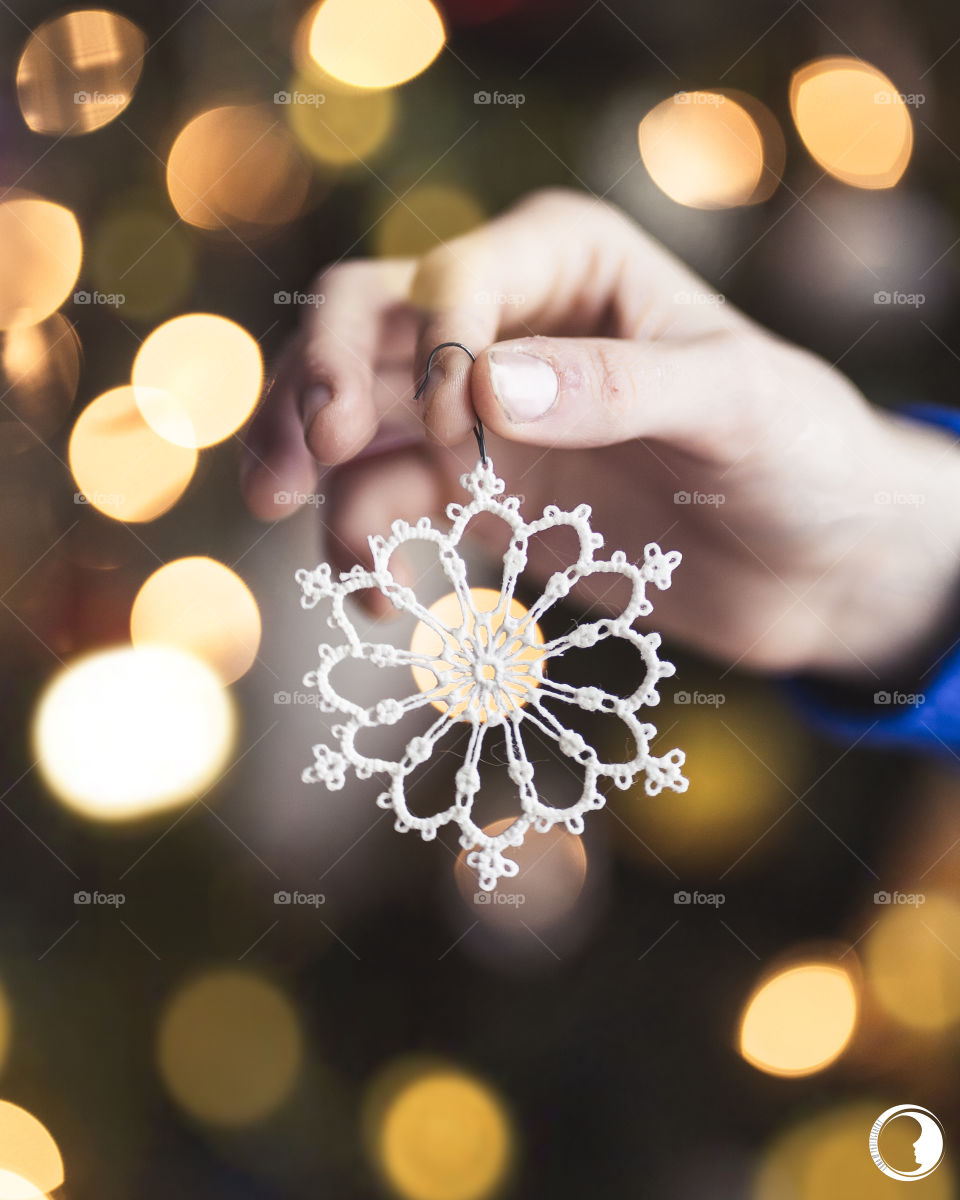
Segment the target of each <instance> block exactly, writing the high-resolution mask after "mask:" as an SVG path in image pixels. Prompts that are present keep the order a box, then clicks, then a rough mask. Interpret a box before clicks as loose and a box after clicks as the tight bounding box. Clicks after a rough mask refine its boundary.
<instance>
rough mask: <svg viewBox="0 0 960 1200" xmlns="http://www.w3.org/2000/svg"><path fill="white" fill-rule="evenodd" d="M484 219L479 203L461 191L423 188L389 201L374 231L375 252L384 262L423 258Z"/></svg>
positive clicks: (417, 188)
mask: <svg viewBox="0 0 960 1200" xmlns="http://www.w3.org/2000/svg"><path fill="white" fill-rule="evenodd" d="M485 216H486V214H485V213H484V211H483V209H482V208H481V207H480V205H479V203H478V202H477V201H476V200H475V199H474V197H473V196H471V195H470V194H469V193H467V192H465V191H464V190H463V189H462V188H458V187H452V186H448V185H445V184H422V185H421V186H420V187H415V188H413V189H412V191H410V192H408V193H407V194H406V195H405V196H404V197H403V198H402V200H400V201H399V202H398V201H395V200H393V198H391V200H390V204H389V206H388V208H387V211H386V213H385V215H384V216H383V218H382V219H381V220H380V221H379V222H378V223H377V225H376V227H375V229H374V230H373V234H372V237H373V242H374V249H375V251H376V253H377V254H379V255H381V256H382V257H384V258H400V257H405V256H407V255H414V254H423V253H424V252H425V251H427V250H430V249H431V248H432V247H433V246H437V245H440V244H441V243H443V242H448V241H450V239H451V238H455V237H458V236H459V235H460V234H461V233H468V232H469V231H470V230H471V229H475V228H476V227H477V226H478V225H480V224H482V223H483V221H484V218H485Z"/></svg>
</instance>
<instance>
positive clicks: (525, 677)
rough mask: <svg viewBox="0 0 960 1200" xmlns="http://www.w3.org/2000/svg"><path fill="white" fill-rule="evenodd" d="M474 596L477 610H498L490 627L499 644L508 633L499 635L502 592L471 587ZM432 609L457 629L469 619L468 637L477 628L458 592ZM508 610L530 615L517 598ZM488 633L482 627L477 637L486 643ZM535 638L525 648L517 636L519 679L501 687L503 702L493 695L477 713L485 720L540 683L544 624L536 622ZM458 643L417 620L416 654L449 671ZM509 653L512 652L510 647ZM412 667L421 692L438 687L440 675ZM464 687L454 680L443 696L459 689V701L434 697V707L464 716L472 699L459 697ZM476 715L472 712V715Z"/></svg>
mask: <svg viewBox="0 0 960 1200" xmlns="http://www.w3.org/2000/svg"><path fill="white" fill-rule="evenodd" d="M470 598H471V600H472V601H473V605H474V609H475V611H476V612H477V613H494V615H493V617H491V619H490V629H491V635H492V636H493V637H494V644H495V645H496V644H497V643H498V642H500V641H501V640H503V641H505V640H506V634H501V635H500V636H499V637H498V636H497V631H498V630H499V629H500V627H501V625H502V624H503V611H502V610H501V609H500V600H501V594H500V592H499V591H498V590H496V589H494V588H471V589H470ZM428 611H429V613H430V614H431V616H433V617H434V618H435V619H436V620H437V621H439V622H440V623H442V624H443V625H446V626H448V627H449V628H451V629H453V630H457V629H459V628H460V626H461V625H462V624H464V622H465V633H464V636H465V637H470V636H471V635H472V634H473V633H474V630H475V629H476V622H475V621H474V618H473V614H472V613H468V614H466V618H465V617H464V613H463V611H462V609H461V607H460V599H459V597H458V596H457V594H456V592H449V593H448V594H447V595H446V596H442V597H441V598H440V599H439V600H436V601H435V602H434V603H433V604H431V605H430V608H429V609H428ZM508 611H509V614H510V616H511V617H512V618H513V619H514V620H518V621H519V620H522V619H523V617H525V616H526V614H527V608H526V606H525V605H523V604H521V603H520V601H519V600H517V599H516V597H513V598H511V600H510V604H509V609H508ZM486 636H487V635H486V631H485V629H484V628H483V627H482V626H481V628H480V632H479V633H478V634H477V637H478V638H479V639H480V640H481V641H483V642H484V644H486V642H485V639H486ZM533 641H534V645H532V646H526V647H523V646H521V644H520V642H519V641H517V640H516V638H515V639H514V646H515V652H516V662H517V674H516V681H515V682H511V681H510V679H507V680H506V681H505V684H506V688H507V689H508V690H507V691H506V692H505V691H504V690H503V689H501V691H500V702H499V704H498V702H497V701H496V700H495V699H492V698H491V699H488V700H487V701H486V703H485V705H484V706H483V708H482V709H481V710H480V712H479V714H477V715H478V716H479V719H480V720H481V721H485V720H486V719H487V716H488V715H490V714H491V713H492V712H494V711H496V710H497V709H498V708H499V707H500V705H506V704H507V702H508V701H511V703H510V705H509V707H513V706H514V705H513V703H512V700H511V696H512V694H516V695H517V696H518V697H519V696H520V695H521V694H522V693H523V692H524V691H525V690H526V689H527V688H529V687H530V686H534V687H535V686H537V683H536V680H535V679H534V678H533V677H532V674H531V670H532V667H533V664H535V663H537V662H539V661H540V660H541V659H542V657H543V656H542V654H541V653H540V652H539V651H538V649H537V647H538V646H542V645H543V633H542V632H541V630H540V626H539V625H536V624H534V626H533ZM457 645H458V643H456V642H454V641H453V640H452V638H451V639H449V640H447V641H446V643H445V639H444V638H443V637H441V635H440V634H439V633H438V632H437V631H436V630H435V629H433V628H432V627H431V626H430V625H428V624H427V623H426V622H425V621H418V622H417V625H416V627H415V629H414V631H413V636H412V637H411V639H410V649H411V650H412V651H413V653H414V654H421V655H423V656H424V657H426V658H432V659H435V660H436V662H437V666H438V667H439V668H440V669H441V670H447V669H449V668H450V667H451V666H453V665H457V664H456V657H455V656H456V654H457ZM507 652H508V653H509V652H511V651H510V648H509V647H508V649H507ZM410 669H411V670H412V672H413V678H414V682H415V683H416V685H417V687H418V688H419V689H420V691H421V692H428V691H431V690H432V689H433V688H435V687H436V686H437V684H438V682H439V681H438V678H437V676H436V675H435V674H434V673H433V671H431V670H430V669H429V668H427V667H423V666H419V665H412V666H411V668H410ZM487 670H488V672H490V673H491V676H492V668H487ZM461 687H462V685H457V684H453V683H451V684H448V685H447V686H446V687H445V688H444V690H443V691H442V692H441V693H440V695H441V696H448V695H450V694H451V693H452V692H455V691H456V692H457V693H458V699H457V702H456V703H455V704H453V706H452V707H451V705H449V704H448V703H447V702H446V701H444V700H441V699H436V700H432V701H431V703H432V705H433V707H434V708H436V709H439V711H440V712H446V711H447V709H448V708H451V715H452V716H463V714H464V713H465V712H466V708H467V703H468V701H467V700H465V699H460V698H459V692H460V690H461ZM518 702H519V704H521V705H522V704H523V703H524V701H523V700H519V701H518ZM473 715H474V714H471V716H473ZM465 719H466V718H465Z"/></svg>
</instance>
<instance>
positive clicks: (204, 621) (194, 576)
mask: <svg viewBox="0 0 960 1200" xmlns="http://www.w3.org/2000/svg"><path fill="white" fill-rule="evenodd" d="M130 637H131V639H132V641H133V644H134V645H135V646H143V645H149V644H150V643H158V642H159V643H162V644H166V645H172V646H180V647H181V648H182V649H184V650H188V651H190V653H192V654H194V655H196V657H197V658H201V659H203V660H204V661H205V662H207V663H209V664H210V666H211V667H213V668H214V670H215V671H216V672H217V673H218V674H219V675H220V677H221V679H223V680H224V682H225V683H232V682H233V681H234V680H235V679H239V678H240V676H241V675H243V674H245V673H246V672H247V671H249V670H250V667H251V666H252V665H253V663H254V661H255V660H256V657H257V651H258V650H259V648H260V610H259V608H258V607H257V602H256V600H254V598H253V596H252V594H251V592H250V589H249V588H248V587H247V585H246V584H245V583H244V582H243V580H242V579H241V578H240V577H239V576H238V575H236V574H234V572H233V571H231V570H230V568H229V567H227V566H224V564H223V563H220V562H217V561H216V560H215V559H212V558H202V557H196V558H178V559H176V560H175V561H174V562H170V563H167V564H166V565H165V566H162V567H160V568H159V569H158V570H156V571H154V573H153V574H152V575H151V576H150V578H149V579H148V580H147V581H146V582H145V583H144V585H143V587H142V588H141V589H140V591H139V592H138V593H137V598H136V600H135V601H134V604H133V609H132V611H131V613H130Z"/></svg>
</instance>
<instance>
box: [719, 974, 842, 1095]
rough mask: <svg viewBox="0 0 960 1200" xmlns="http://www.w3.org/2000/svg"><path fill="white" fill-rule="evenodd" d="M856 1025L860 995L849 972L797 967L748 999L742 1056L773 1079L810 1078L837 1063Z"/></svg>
mask: <svg viewBox="0 0 960 1200" xmlns="http://www.w3.org/2000/svg"><path fill="white" fill-rule="evenodd" d="M856 1023H857V993H856V989H855V988H854V985H853V980H852V979H851V978H850V976H849V975H848V973H847V972H846V971H845V970H844V969H843V968H842V967H839V966H837V965H836V964H833V963H825V962H810V963H802V964H798V965H796V966H792V967H789V968H787V969H786V970H783V971H778V972H777V974H776V975H774V976H773V977H772V978H770V979H767V980H766V981H765V982H764V983H762V984H761V985H760V987H758V988H757V990H756V991H755V992H754V993H753V995H752V996H751V997H750V999H749V1001H748V1002H747V1005H746V1008H745V1010H744V1013H743V1017H742V1020H741V1023H740V1053H741V1054H742V1055H743V1057H744V1058H745V1059H746V1060H747V1062H749V1063H751V1064H752V1065H753V1066H755V1067H758V1068H759V1069H760V1070H761V1071H766V1072H767V1073H768V1074H770V1075H809V1074H812V1073H813V1072H814V1071H821V1070H823V1068H824V1067H827V1066H829V1065H830V1063H832V1062H834V1061H836V1059H837V1058H839V1056H840V1055H841V1054H842V1053H843V1051H844V1050H845V1049H846V1047H847V1045H848V1043H849V1041H850V1038H851V1037H852V1036H853V1031H854V1028H855V1026H856Z"/></svg>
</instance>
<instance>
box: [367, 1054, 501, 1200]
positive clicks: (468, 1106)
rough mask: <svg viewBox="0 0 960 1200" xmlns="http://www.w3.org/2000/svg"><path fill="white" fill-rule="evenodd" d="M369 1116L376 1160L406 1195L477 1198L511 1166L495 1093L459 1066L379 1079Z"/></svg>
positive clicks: (417, 1199)
mask: <svg viewBox="0 0 960 1200" xmlns="http://www.w3.org/2000/svg"><path fill="white" fill-rule="evenodd" d="M383 1092H384V1096H383V1098H382V1099H381V1101H380V1103H379V1105H378V1108H379V1111H378V1112H377V1114H376V1116H375V1117H374V1118H373V1122H372V1123H373V1126H374V1129H373V1138H372V1140H373V1146H374V1153H375V1156H376V1160H377V1165H378V1166H379V1167H380V1169H381V1170H382V1172H383V1174H384V1175H385V1177H386V1179H387V1180H388V1182H389V1183H390V1184H391V1186H392V1187H393V1188H394V1189H395V1191H396V1192H398V1193H399V1194H400V1196H402V1197H404V1198H405V1200H481V1198H482V1197H485V1196H489V1195H490V1193H491V1192H492V1191H493V1190H494V1189H495V1188H496V1187H497V1185H498V1184H500V1183H501V1182H502V1181H503V1179H504V1176H505V1175H506V1172H507V1170H508V1168H509V1165H510V1158H511V1149H512V1135H511V1129H510V1123H509V1119H508V1117H507V1114H506V1112H505V1110H504V1107H503V1103H502V1101H501V1100H500V1098H499V1097H498V1096H497V1095H496V1094H495V1093H494V1092H493V1091H492V1090H491V1089H490V1087H489V1086H488V1085H487V1084H485V1083H483V1082H481V1081H480V1080H478V1079H475V1078H473V1077H472V1076H471V1075H468V1074H467V1073H466V1072H464V1071H460V1070H458V1069H456V1068H451V1067H442V1066H436V1065H431V1066H423V1067H421V1068H419V1069H416V1070H410V1071H404V1072H399V1073H398V1074H397V1076H396V1079H395V1081H394V1082H393V1083H392V1084H386V1085H384V1086H383Z"/></svg>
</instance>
